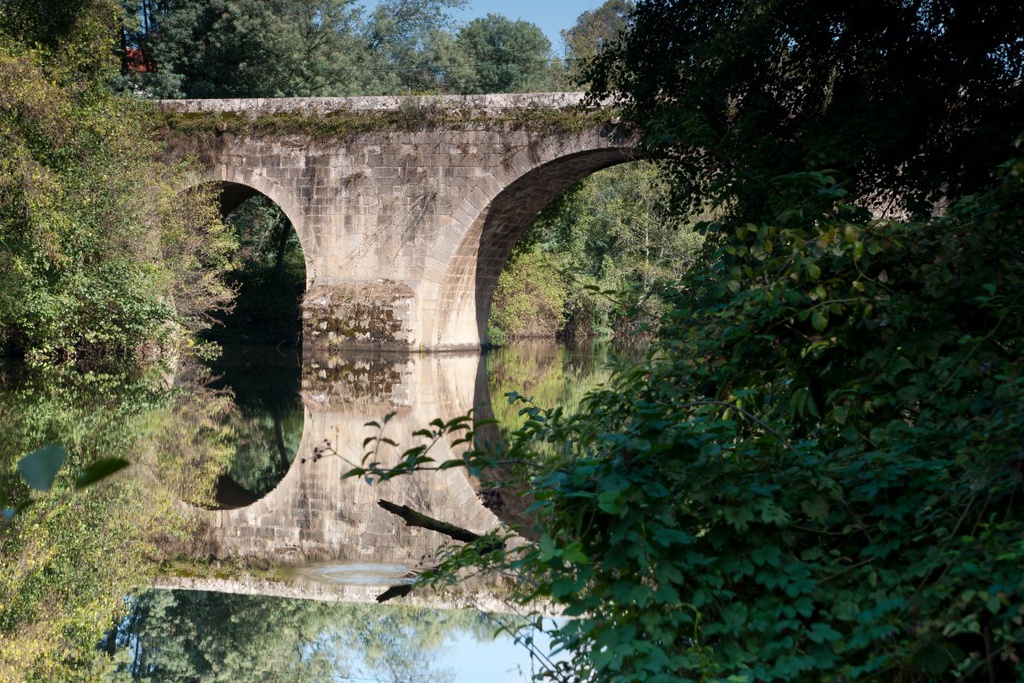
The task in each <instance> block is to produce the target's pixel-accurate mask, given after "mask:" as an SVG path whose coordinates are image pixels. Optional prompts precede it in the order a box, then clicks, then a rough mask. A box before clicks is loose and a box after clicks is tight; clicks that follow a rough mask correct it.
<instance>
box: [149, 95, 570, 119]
mask: <svg viewBox="0 0 1024 683" xmlns="http://www.w3.org/2000/svg"><path fill="white" fill-rule="evenodd" d="M583 99H584V93H581V92H552V93H510V94H490V95H422V96H410V95H378V96H359V97H276V98H252V99H238V98H235V99H232V98H227V99H205V100H161V101H160V103H159V106H160V109H161V111H164V112H176V113H189V114H199V113H213V112H234V113H245V114H247V115H250V116H259V115H264V114H311V115H312V114H320V115H323V114H329V113H331V112H376V111H401V110H403V109H416V108H420V109H422V108H429V109H438V110H444V111H452V112H459V111H473V112H503V111H509V110H538V109H567V108H570V107H579V106H580V105H582V104H583Z"/></svg>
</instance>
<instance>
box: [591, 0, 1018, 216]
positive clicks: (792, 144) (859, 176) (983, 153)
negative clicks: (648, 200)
mask: <svg viewBox="0 0 1024 683" xmlns="http://www.w3.org/2000/svg"><path fill="white" fill-rule="evenodd" d="M630 21H631V30H630V32H629V34H628V36H627V37H626V39H625V40H623V41H621V42H619V43H617V44H615V45H613V46H612V47H610V48H609V49H608V50H606V51H605V52H604V53H602V55H601V56H600V57H599V58H598V59H597V61H596V63H595V65H594V67H593V68H592V69H591V70H590V72H589V76H590V77H591V78H592V79H593V81H594V84H595V96H596V97H601V98H605V97H614V98H615V99H616V101H617V102H618V103H619V104H620V105H621V106H622V107H623V108H624V109H625V112H626V116H627V118H629V119H631V120H633V121H636V122H638V123H639V124H640V125H641V129H642V131H643V134H644V139H645V142H646V143H647V144H648V145H649V146H651V147H652V148H654V149H657V150H659V151H660V152H661V153H663V154H665V155H667V156H668V157H669V159H670V160H671V163H672V166H673V170H674V172H675V178H676V181H677V183H678V185H679V191H680V194H685V197H686V198H688V199H687V201H697V200H698V199H701V200H706V198H707V197H708V196H713V197H715V198H720V199H721V198H726V197H730V198H732V199H734V200H736V201H738V202H739V209H740V213H742V214H743V215H746V216H749V217H753V218H763V217H766V216H771V215H772V207H771V203H770V201H771V199H772V198H773V197H776V196H778V192H777V188H776V187H774V186H773V182H774V181H773V179H774V178H775V177H776V176H778V175H781V174H784V173H791V172H796V171H803V170H818V171H823V170H832V171H834V172H835V173H837V174H838V178H839V179H840V180H841V181H842V182H843V183H844V187H845V188H846V189H847V190H848V191H849V192H850V193H851V196H853V197H856V198H858V200H860V201H861V202H862V203H863V204H864V205H866V206H870V207H871V208H872V209H873V210H875V211H881V212H886V211H887V212H889V213H890V214H891V215H897V212H898V211H899V210H909V211H912V212H915V213H921V212H928V211H930V210H931V209H932V207H933V206H934V204H935V202H937V201H939V200H940V198H941V197H942V196H949V197H959V196H961V195H963V194H965V193H968V192H975V191H978V190H980V189H982V188H984V187H986V186H988V185H989V184H990V183H991V181H992V173H993V169H994V168H995V167H996V166H997V165H998V164H999V163H1001V162H1002V161H1004V160H1005V159H1006V158H1007V157H1008V156H1009V154H1010V144H1011V142H1012V141H1013V139H1014V137H1015V136H1016V135H1017V134H1018V133H1020V132H1021V121H1024V92H1022V89H1021V79H1022V77H1024V57H1022V53H1024V42H1022V39H1021V36H1024V13H1022V12H1021V11H1020V8H1019V7H1018V6H1017V5H1015V4H1014V3H1004V2H989V3H985V2H983V3H978V2H973V1H968V0H857V1H855V2H847V3H801V2H793V1H792V0H770V1H769V2H752V1H750V0H716V1H715V2H702V1H697V0H684V1H682V2H676V1H675V0H672V1H670V0H649V1H645V2H640V3H638V5H637V8H636V11H635V12H634V14H633V15H632V17H631V20H630Z"/></svg>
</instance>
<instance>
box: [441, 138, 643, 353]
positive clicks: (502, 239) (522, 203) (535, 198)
mask: <svg viewBox="0 0 1024 683" xmlns="http://www.w3.org/2000/svg"><path fill="white" fill-rule="evenodd" d="M605 135H606V131H604V130H602V132H601V137H605ZM545 151H547V152H548V153H547V154H545ZM566 152H567V151H566V150H565V149H564V148H562V147H557V148H555V149H552V150H545V149H539V150H538V149H534V148H530V149H528V150H524V151H521V152H520V153H518V154H517V155H515V156H513V157H512V158H511V159H510V161H509V162H508V163H507V164H506V165H505V169H506V170H508V171H509V173H510V175H511V176H512V178H514V179H513V180H511V182H508V183H506V184H503V187H501V188H500V190H499V191H498V192H497V193H496V194H494V196H492V197H489V198H488V199H489V202H488V203H487V205H486V206H485V207H484V208H482V210H481V211H480V212H479V214H478V215H477V216H476V218H475V220H473V222H472V224H471V225H470V226H469V227H468V229H467V230H465V232H464V233H463V235H462V237H461V240H460V241H459V244H458V246H457V247H456V249H455V253H454V256H453V257H452V259H451V261H450V263H449V267H448V270H447V273H446V274H445V276H444V279H443V281H442V282H441V287H440V296H439V305H438V315H437V318H436V320H435V321H433V329H432V330H431V331H430V332H429V333H428V334H427V335H425V336H426V338H427V339H429V340H430V341H431V342H432V343H433V344H435V345H436V346H440V347H442V348H443V347H446V346H457V345H460V344H464V343H465V342H464V340H465V339H466V338H467V335H466V330H470V329H473V328H474V326H475V329H476V331H477V333H478V335H479V337H478V339H479V340H480V342H481V343H483V342H484V341H485V340H486V339H487V317H488V314H489V313H490V307H491V297H492V295H493V293H494V288H495V287H496V286H497V283H498V276H499V275H500V274H501V270H502V268H503V267H504V265H505V262H506V261H507V260H508V257H509V255H510V254H511V253H512V247H513V245H514V244H515V242H516V240H518V239H519V237H520V236H521V235H522V234H523V232H524V231H525V230H526V228H527V227H528V226H529V225H530V223H531V222H532V221H533V219H534V217H535V216H536V215H537V213H538V212H539V211H540V210H541V209H543V208H544V207H545V206H547V205H548V204H549V203H550V202H552V201H553V200H554V199H555V198H556V197H558V195H560V194H562V193H563V192H565V191H566V190H567V189H569V188H570V187H571V186H572V185H573V184H575V183H577V182H578V181H580V180H582V179H583V178H584V177H586V176H588V175H590V174H592V173H596V172H597V171H600V170H602V169H604V168H608V167H609V166H614V165H616V164H621V163H625V162H628V161H634V160H636V159H639V158H640V157H641V154H640V153H639V151H638V150H636V149H635V148H633V147H631V146H625V145H623V146H614V147H613V146H606V143H605V146H601V147H599V148H596V149H582V150H575V151H569V152H568V153H566Z"/></svg>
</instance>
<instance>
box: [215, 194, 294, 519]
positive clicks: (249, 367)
mask: <svg viewBox="0 0 1024 683" xmlns="http://www.w3.org/2000/svg"><path fill="white" fill-rule="evenodd" d="M215 188H216V190H217V191H218V194H219V197H218V198H219V203H220V210H221V216H222V218H223V220H224V222H225V223H226V224H227V225H228V226H229V227H230V228H231V230H232V231H233V233H234V236H235V238H236V240H237V244H238V250H237V252H236V255H235V260H234V264H233V268H232V270H231V272H230V273H229V281H230V284H231V286H232V287H233V288H234V289H235V291H236V298H235V303H234V307H233V308H232V310H230V311H229V312H226V313H224V314H222V315H220V316H219V318H218V319H217V321H216V324H215V325H214V326H213V327H212V328H210V330H209V331H208V332H206V333H205V335H204V336H205V338H206V339H207V340H208V341H212V342H215V343H216V344H217V345H218V346H219V353H218V354H217V355H216V356H215V357H214V358H213V359H211V360H210V361H208V362H207V366H208V367H209V368H210V370H211V371H212V374H213V377H214V378H215V379H214V380H213V381H212V382H211V384H210V386H211V387H212V388H213V389H215V390H218V391H223V392H226V393H228V394H230V395H231V396H232V398H233V403H234V408H233V411H232V413H231V415H230V418H229V419H228V420H227V421H226V422H225V424H224V425H223V429H224V430H225V431H226V437H225V438H226V450H227V451H228V453H227V457H226V461H225V463H224V465H223V467H222V470H221V472H220V474H219V476H218V479H217V482H216V486H215V490H214V491H213V502H212V505H211V506H212V507H215V508H218V509H233V508H239V507H245V506H247V505H251V504H252V503H254V502H256V501H257V500H259V499H260V498H262V497H263V496H265V495H266V494H267V493H269V492H270V491H271V490H273V489H274V488H275V487H276V486H277V485H278V484H279V483H280V481H281V480H282V479H283V478H284V476H285V474H286V473H287V472H288V470H289V469H290V468H291V465H292V462H293V461H294V460H295V456H296V452H297V450H298V445H299V441H300V440H301V436H302V430H303V422H304V410H303V407H302V402H301V399H300V396H299V391H300V388H301V356H300V350H301V331H302V317H301V308H300V306H301V302H302V297H303V295H304V293H305V288H306V281H307V258H306V255H305V253H304V250H303V247H302V244H301V241H300V238H299V235H298V233H297V230H296V226H294V225H293V223H292V220H291V218H290V216H289V215H288V213H286V211H285V210H284V209H283V208H282V207H281V206H279V205H278V203H277V202H275V201H274V200H273V199H271V198H270V197H269V196H267V195H266V194H264V193H263V192H260V191H258V190H257V189H255V188H253V187H251V186H249V185H246V184H242V183H234V182H218V183H216V184H215Z"/></svg>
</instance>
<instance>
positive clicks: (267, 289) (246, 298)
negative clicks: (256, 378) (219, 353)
mask: <svg viewBox="0 0 1024 683" xmlns="http://www.w3.org/2000/svg"><path fill="white" fill-rule="evenodd" d="M226 223H227V224H228V226H229V227H230V228H231V229H232V230H233V232H234V235H235V238H236V240H237V243H238V251H236V252H235V255H234V259H233V267H232V269H231V271H230V272H229V273H228V274H227V277H226V281H227V282H228V284H229V285H230V286H231V287H232V289H233V290H234V291H235V300H234V307H233V308H232V309H231V310H230V311H224V312H221V313H220V314H219V315H217V324H216V325H214V326H213V327H211V328H210V329H209V330H208V331H206V332H205V333H204V337H206V338H207V339H211V340H214V341H216V342H218V343H221V344H227V343H243V344H264V345H270V346H296V345H298V343H299V341H300V339H301V337H302V329H301V324H302V315H301V311H300V310H299V306H300V304H301V303H302V295H303V293H304V292H305V290H306V263H305V259H304V255H303V253H302V246H301V245H300V244H299V238H298V236H297V235H296V234H295V229H294V228H293V227H292V224H291V221H289V220H288V218H287V216H285V215H284V212H283V211H281V209H280V208H279V207H278V206H277V205H275V204H274V203H273V202H272V201H270V200H269V199H268V198H267V197H265V196H263V195H256V196H254V197H252V198H250V199H248V200H246V201H244V202H242V204H241V205H240V206H239V207H238V208H236V209H235V210H234V211H232V212H231V214H230V215H229V216H228V217H227V219H226Z"/></svg>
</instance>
